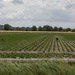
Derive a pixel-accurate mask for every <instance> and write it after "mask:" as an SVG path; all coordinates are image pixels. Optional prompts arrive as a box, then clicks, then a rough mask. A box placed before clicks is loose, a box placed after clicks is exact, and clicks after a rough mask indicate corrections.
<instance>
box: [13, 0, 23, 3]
mask: <svg viewBox="0 0 75 75" xmlns="http://www.w3.org/2000/svg"><path fill="white" fill-rule="evenodd" d="M13 3H23V0H13Z"/></svg>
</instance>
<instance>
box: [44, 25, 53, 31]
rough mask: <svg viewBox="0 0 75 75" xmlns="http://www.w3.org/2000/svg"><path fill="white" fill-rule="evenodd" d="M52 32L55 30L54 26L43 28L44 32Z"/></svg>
mask: <svg viewBox="0 0 75 75" xmlns="http://www.w3.org/2000/svg"><path fill="white" fill-rule="evenodd" d="M52 30H53V27H52V26H49V25H45V26H43V31H52Z"/></svg>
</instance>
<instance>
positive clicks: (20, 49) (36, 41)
mask: <svg viewBox="0 0 75 75" xmlns="http://www.w3.org/2000/svg"><path fill="white" fill-rule="evenodd" d="M56 38H58V40H56ZM16 57H19V58H50V57H61V58H62V57H73V58H75V33H48V32H46V33H39V32H37V33H34V32H33V33H29V32H25V33H24V32H13V33H12V32H1V33H0V58H16Z"/></svg>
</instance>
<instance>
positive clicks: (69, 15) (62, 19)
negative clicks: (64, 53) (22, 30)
mask: <svg viewBox="0 0 75 75" xmlns="http://www.w3.org/2000/svg"><path fill="white" fill-rule="evenodd" d="M7 23H8V24H10V25H12V26H15V27H17V26H19V27H23V26H24V27H27V26H29V27H31V26H33V25H35V26H43V25H50V26H58V27H64V28H65V27H71V28H75V0H0V24H7Z"/></svg>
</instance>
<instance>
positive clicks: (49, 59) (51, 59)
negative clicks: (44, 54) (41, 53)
mask: <svg viewBox="0 0 75 75" xmlns="http://www.w3.org/2000/svg"><path fill="white" fill-rule="evenodd" d="M0 61H21V62H22V61H26V62H27V61H33V62H34V61H59V62H60V61H64V62H75V58H27V59H26V58H23V59H22V58H0Z"/></svg>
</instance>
